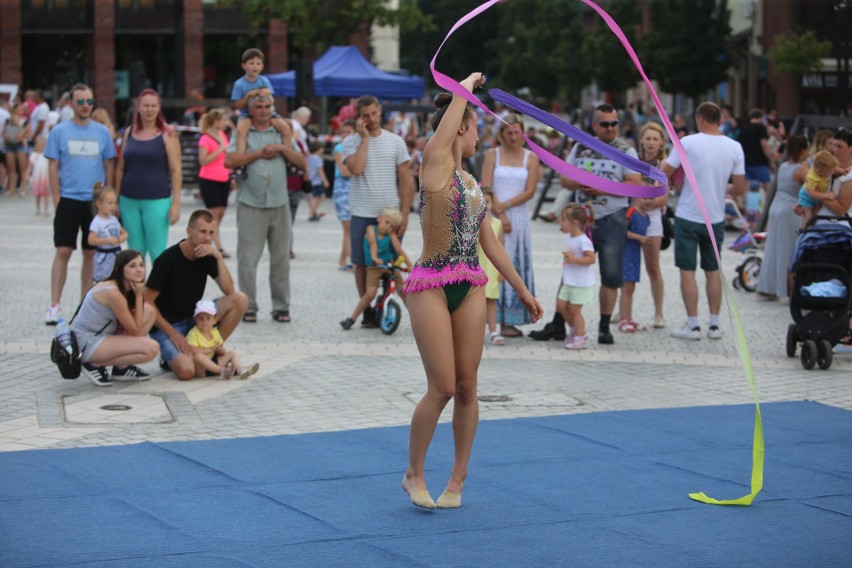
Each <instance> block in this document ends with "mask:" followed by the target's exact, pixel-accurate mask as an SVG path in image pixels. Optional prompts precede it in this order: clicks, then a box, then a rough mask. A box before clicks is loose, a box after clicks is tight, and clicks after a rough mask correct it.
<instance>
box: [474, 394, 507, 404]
mask: <svg viewBox="0 0 852 568" xmlns="http://www.w3.org/2000/svg"><path fill="white" fill-rule="evenodd" d="M476 398H478V399H479V402H509V401H511V400H512V397H510V396H509V395H505V394H484V395H482V396H478V397H476Z"/></svg>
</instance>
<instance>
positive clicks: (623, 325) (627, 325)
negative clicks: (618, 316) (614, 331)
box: [618, 320, 636, 333]
mask: <svg viewBox="0 0 852 568" xmlns="http://www.w3.org/2000/svg"><path fill="white" fill-rule="evenodd" d="M618 331H620V332H622V333H633V332H634V331H636V326H635V325H633V322H631V321H628V320H621V322H620V323H619V324H618Z"/></svg>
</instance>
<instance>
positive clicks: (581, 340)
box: [565, 335, 589, 349]
mask: <svg viewBox="0 0 852 568" xmlns="http://www.w3.org/2000/svg"><path fill="white" fill-rule="evenodd" d="M573 339H574V340H573V341H572V342H571V343H570V344H569V343H568V341H567V340H566V341H565V349H588V348H589V342H588V340H587V339H586V336H585V335H577V336H574V338H573Z"/></svg>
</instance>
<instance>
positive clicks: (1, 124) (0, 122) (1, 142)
mask: <svg viewBox="0 0 852 568" xmlns="http://www.w3.org/2000/svg"><path fill="white" fill-rule="evenodd" d="M11 116H12V115H11V114H9V111H8V110H6V109H5V108H3V107H0V133H2V132H3V129H4V128H6V122H7V121H8V120H9V117H11ZM5 147H6V139H5V138H3V136H0V148H5Z"/></svg>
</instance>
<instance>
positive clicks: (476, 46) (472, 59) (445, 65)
mask: <svg viewBox="0 0 852 568" xmlns="http://www.w3.org/2000/svg"><path fill="white" fill-rule="evenodd" d="M480 4H482V0H420V1H419V3H418V7H419V8H420V10H421V11H422V12H423V14H424V16H425V17H427V18H429V19H430V20H431V21H432V22H434V23H435V25H434V26H432V28H431V29H424V28H420V27H418V28H415V29H413V30H411V31H409V32H408V33H405V34H401V36H400V47H399V51H400V64H401V65H402V66H403V67H405V68H407V69H409V70H410V71H411V72H412V73H416V74H418V75H421V76H423V77H426V78H427V79H428V78H430V77H431V74H430V72H429V62H430V61H431V60H432V57H433V56H434V55H435V51H436V50H437V49H438V46H439V45H441V42H442V41H444V38H445V37H446V35H447V32H448V31H450V27H451V26H452V25H453V24H454V23H455V22H456V21H458V19H459V18H461V17H462V16H464V15H465V14H467V13H468V12H470V11H471V10H473V9H474V8H476V7H477V6H479V5H480ZM499 23H500V8H499V7H496V8H493V9H491V10H487V11H486V12H485V13H483V14H481V15H480V16H479V17H477V18H476V19H475V20H473V21H471V22H470V23H468V24H466V25H464V26H462V27H460V28H459V29H458V30H456V32H455V33H454V34H453V37H452V38H450V41H448V42H447V44H446V45H445V46H444V49H443V50H442V51H441V56H440V57H439V58H438V62H437V67H438V69H439V70H440V71H441V72H443V73H445V74H446V75H449V76H450V77H453V78H454V79H458V80H461V79H463V78H465V77H467V76H468V75H469V74H470V73H472V72H474V71H481V72H483V73H485V76H486V77H487V78H488V83H489V86H492V85H493V83H492V80H494V79H495V78H496V75H497V72H498V71H499V68H500V62H499V58H498V56H497V54H496V53H495V52H494V50H493V49H492V48H491V46H492V41H493V40H494V39H495V38H496V37H497V35H498V26H499Z"/></svg>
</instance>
